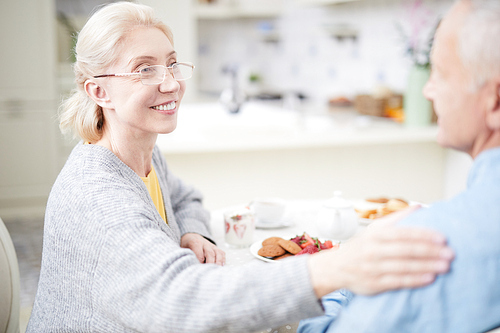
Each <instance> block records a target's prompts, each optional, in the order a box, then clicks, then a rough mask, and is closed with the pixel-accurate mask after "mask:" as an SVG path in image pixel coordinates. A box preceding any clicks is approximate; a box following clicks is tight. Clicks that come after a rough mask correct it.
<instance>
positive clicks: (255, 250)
mask: <svg viewBox="0 0 500 333" xmlns="http://www.w3.org/2000/svg"><path fill="white" fill-rule="evenodd" d="M277 237H281V238H283V239H287V240H288V239H291V238H293V237H295V236H289V237H288V236H287V237H282V236H277ZM264 239H265V238H264ZM264 239H261V240H260V241H258V242H255V243H253V244H252V245H250V253H251V254H252V255H253V256H254V257H255V258H257V259H259V260H262V261H265V262H278V261H279V260H273V259H268V258H266V257H263V256H260V255H259V250H260V248H261V247H262V242H263V241H264ZM319 240H320V241H321V243H323V242H324V241H325V239H323V238H319Z"/></svg>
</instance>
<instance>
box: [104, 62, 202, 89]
mask: <svg viewBox="0 0 500 333" xmlns="http://www.w3.org/2000/svg"><path fill="white" fill-rule="evenodd" d="M193 69H194V65H193V64H191V63H189V62H176V63H175V64H172V65H171V66H168V67H167V66H163V65H153V66H148V67H144V68H142V69H141V70H140V71H139V72H136V73H120V74H102V75H96V76H94V78H95V79H97V78H100V77H109V76H135V75H139V76H140V78H141V82H142V84H144V85H146V86H152V85H155V84H160V83H162V82H163V81H165V77H166V76H167V72H169V73H170V75H172V77H173V78H174V79H175V80H177V81H184V80H187V79H189V78H190V77H191V76H193Z"/></svg>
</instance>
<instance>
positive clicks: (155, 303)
mask: <svg viewBox="0 0 500 333" xmlns="http://www.w3.org/2000/svg"><path fill="white" fill-rule="evenodd" d="M76 55H77V61H76V63H75V66H74V70H75V75H76V84H77V89H76V91H74V93H73V95H72V96H71V97H70V98H69V99H68V100H67V101H66V102H65V103H64V104H63V105H62V112H61V122H60V126H61V129H62V130H64V131H68V130H70V131H73V132H75V133H76V134H77V135H78V136H79V137H81V139H82V141H81V142H80V143H79V144H77V146H76V147H75V148H74V150H73V151H72V153H71V155H70V157H69V158H68V161H67V163H66V164H65V166H64V168H63V169H62V171H61V173H60V175H59V177H58V178H57V180H56V182H55V184H54V186H53V188H52V191H51V194H50V198H49V201H48V203H47V209H46V216H45V231H44V242H43V247H44V248H43V259H42V268H41V273H40V280H39V286H38V291H37V296H36V300H35V304H34V307H33V312H32V316H31V318H30V322H29V325H28V332H37V333H39V332H207V331H210V332H214V331H217V332H223V331H224V332H225V331H232V332H244V331H254V330H257V329H260V328H264V327H269V326H272V325H279V324H283V323H286V322H296V321H298V320H300V319H302V318H307V317H312V316H318V315H321V314H322V313H323V309H322V307H321V303H320V302H319V298H320V297H322V296H323V295H325V294H327V293H330V292H332V291H334V290H337V289H339V288H349V289H350V290H352V291H354V292H358V293H368V294H371V293H375V292H380V291H383V290H387V289H392V288H401V287H416V286H422V285H425V284H428V283H430V282H431V281H432V280H433V279H434V278H435V275H436V274H438V273H440V272H443V271H444V270H447V268H446V269H443V268H442V266H443V265H439V264H440V263H443V262H444V263H445V266H446V267H447V266H448V264H449V260H450V256H449V255H448V256H443V255H442V254H443V253H446V252H447V251H446V250H447V249H448V248H447V247H446V246H445V240H444V238H443V237H442V236H440V235H438V234H435V233H433V232H430V231H426V230H422V229H404V230H403V229H396V228H389V229H388V230H385V231H383V232H382V231H377V230H374V231H371V232H368V233H366V234H364V235H362V236H361V237H360V238H355V239H353V240H352V241H351V242H349V244H347V245H346V246H345V247H343V248H341V249H340V250H338V251H323V252H322V253H319V254H317V255H312V256H308V255H304V256H301V257H297V258H291V259H287V260H284V261H283V262H282V263H281V264H279V265H268V264H264V263H253V264H249V265H246V266H241V267H227V266H226V267H222V266H224V262H225V257H224V253H223V251H221V250H220V249H218V248H217V247H216V245H214V244H213V242H212V241H211V240H210V237H211V236H210V230H209V227H208V221H209V214H208V212H207V211H205V210H204V209H203V208H202V204H201V196H200V194H199V193H198V192H197V191H196V190H194V189H193V188H191V187H189V186H186V185H185V184H184V183H183V182H182V181H181V180H180V179H178V178H177V177H175V176H174V175H173V174H172V173H171V172H170V171H169V170H168V168H167V165H166V162H165V160H164V158H163V157H162V155H161V153H160V151H159V150H158V148H157V147H156V146H155V141H156V138H157V135H158V134H159V133H170V132H172V131H173V130H174V129H175V127H176V118H177V113H178V112H179V105H180V102H181V100H182V96H183V94H184V91H185V89H186V83H185V80H186V79H188V78H190V77H191V74H192V70H193V66H192V65H191V64H189V63H183V62H178V61H177V53H176V52H175V50H174V48H173V41H172V34H171V32H170V30H169V29H168V28H167V26H165V25H164V24H163V23H162V22H160V21H159V20H157V19H156V18H155V16H154V12H153V10H152V9H151V8H149V7H146V6H143V5H138V4H133V3H129V2H121V3H114V4H111V5H107V6H105V7H103V8H101V9H100V10H98V11H97V12H96V13H95V14H94V15H93V16H92V17H91V18H90V19H89V21H88V22H87V24H86V25H85V27H84V28H83V29H82V30H81V32H80V34H79V36H78V43H77V45H76ZM443 251H444V252H443ZM440 267H441V268H440Z"/></svg>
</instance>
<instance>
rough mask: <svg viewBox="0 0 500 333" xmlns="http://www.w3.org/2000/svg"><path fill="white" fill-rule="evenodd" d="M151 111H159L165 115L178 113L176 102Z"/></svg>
mask: <svg viewBox="0 0 500 333" xmlns="http://www.w3.org/2000/svg"><path fill="white" fill-rule="evenodd" d="M151 109H153V110H156V111H159V112H160V113H164V114H174V113H175V112H176V111H177V110H176V105H175V101H172V102H168V103H164V104H160V105H156V106H152V107H151Z"/></svg>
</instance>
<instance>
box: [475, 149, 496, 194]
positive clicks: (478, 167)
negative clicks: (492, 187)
mask: <svg viewBox="0 0 500 333" xmlns="http://www.w3.org/2000/svg"><path fill="white" fill-rule="evenodd" d="M495 169H496V170H498V172H497V176H498V177H500V147H496V148H491V149H487V150H485V151H483V152H481V153H480V154H479V155H478V156H477V157H476V159H475V160H474V163H473V164H472V167H471V170H470V172H469V177H468V179H467V187H471V186H472V185H474V184H476V183H478V182H483V181H489V182H491V181H492V179H491V177H492V174H491V172H490V170H495Z"/></svg>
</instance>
